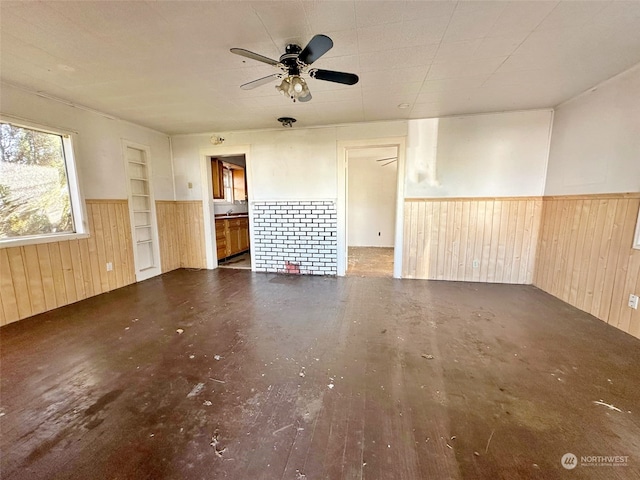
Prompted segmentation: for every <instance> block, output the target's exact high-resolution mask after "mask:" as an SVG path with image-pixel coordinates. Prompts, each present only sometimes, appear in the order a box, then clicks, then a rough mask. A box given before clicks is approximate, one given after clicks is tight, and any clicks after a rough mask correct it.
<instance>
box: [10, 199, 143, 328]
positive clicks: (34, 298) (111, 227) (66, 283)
mask: <svg viewBox="0 0 640 480" xmlns="http://www.w3.org/2000/svg"><path fill="white" fill-rule="evenodd" d="M86 207H87V209H86V213H87V220H88V223H89V238H83V239H79V240H66V241H62V242H52V243H43V244H39V245H26V246H23V247H10V248H2V249H0V322H1V323H2V324H3V325H4V324H6V323H10V322H14V321H16V320H20V319H22V318H25V317H29V316H31V315H36V314H38V313H41V312H44V311H47V310H52V309H54V308H57V307H61V306H63V305H67V304H69V303H73V302H77V301H78V300H82V299H84V298H87V297H91V296H93V295H98V294H100V293H103V292H107V291H109V290H113V289H115V288H120V287H123V286H125V285H129V284H130V283H134V282H135V271H134V267H133V253H132V243H131V242H132V241H131V226H130V223H129V209H128V207H127V201H126V200H87V201H86ZM107 262H111V263H112V264H113V270H112V271H107V268H106V263H107Z"/></svg>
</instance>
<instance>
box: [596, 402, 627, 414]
mask: <svg viewBox="0 0 640 480" xmlns="http://www.w3.org/2000/svg"><path fill="white" fill-rule="evenodd" d="M593 403H595V404H596V405H602V406H603V407H607V408H608V409H609V410H615V411H616V412H620V413H622V410H620V409H619V408H618V407H614V406H613V405H611V404H610V403H604V402H603V401H602V400H600V401H596V400H594V401H593Z"/></svg>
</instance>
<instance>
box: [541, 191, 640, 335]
mask: <svg viewBox="0 0 640 480" xmlns="http://www.w3.org/2000/svg"><path fill="white" fill-rule="evenodd" d="M639 205H640V193H631V194H611V195H571V196H558V197H545V198H544V205H543V210H542V227H541V234H540V243H539V247H538V258H537V261H536V273H535V278H534V285H535V286H537V287H538V288H540V289H542V290H544V291H545V292H548V293H550V294H551V295H553V296H555V297H558V298H559V299H561V300H563V301H565V302H567V303H569V304H571V305H573V306H575V307H577V308H579V309H580V310H584V311H585V312H588V313H590V314H592V315H593V316H595V317H598V318H599V319H601V320H603V321H605V322H607V323H609V324H611V325H613V326H615V327H617V328H619V329H620V330H623V331H625V332H627V333H630V334H631V335H633V336H635V337H639V338H640V311H639V310H634V309H632V308H630V307H628V306H627V302H628V300H629V294H631V293H635V294H636V295H637V294H638V293H640V250H634V249H632V248H631V245H632V242H633V234H634V230H635V226H636V219H637V218H638V208H639Z"/></svg>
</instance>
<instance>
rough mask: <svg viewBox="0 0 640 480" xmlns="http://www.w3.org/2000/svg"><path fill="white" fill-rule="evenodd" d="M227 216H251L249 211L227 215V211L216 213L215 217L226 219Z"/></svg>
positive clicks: (230, 217)
mask: <svg viewBox="0 0 640 480" xmlns="http://www.w3.org/2000/svg"><path fill="white" fill-rule="evenodd" d="M225 218H228V219H232V218H249V214H248V213H232V214H231V215H227V214H226V213H216V214H215V219H216V220H224V219H225Z"/></svg>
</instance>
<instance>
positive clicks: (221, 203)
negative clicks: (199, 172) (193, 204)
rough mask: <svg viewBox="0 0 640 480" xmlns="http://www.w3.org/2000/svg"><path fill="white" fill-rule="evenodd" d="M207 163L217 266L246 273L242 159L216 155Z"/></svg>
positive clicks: (248, 262) (245, 191)
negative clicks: (209, 171) (209, 169)
mask: <svg viewBox="0 0 640 480" xmlns="http://www.w3.org/2000/svg"><path fill="white" fill-rule="evenodd" d="M208 161H209V162H210V164H211V187H212V188H211V192H212V197H213V213H214V224H215V238H216V257H217V260H218V266H219V267H221V268H238V269H247V270H250V269H251V246H250V240H249V237H250V235H249V208H248V207H249V204H248V198H249V196H248V188H247V175H246V166H247V162H246V156H245V155H244V154H239V155H218V156H211V157H209V158H208Z"/></svg>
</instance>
